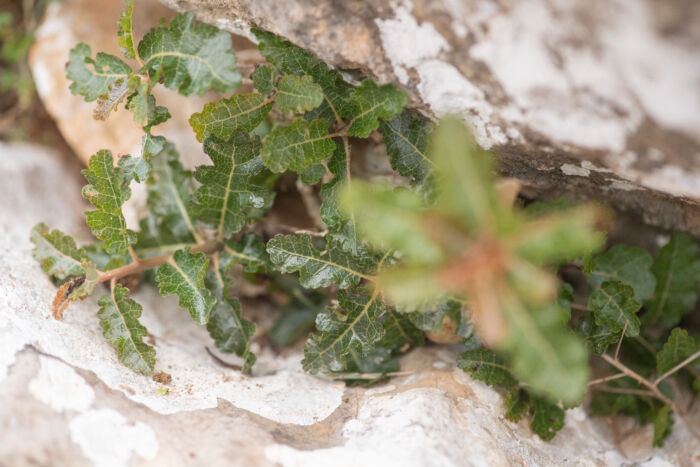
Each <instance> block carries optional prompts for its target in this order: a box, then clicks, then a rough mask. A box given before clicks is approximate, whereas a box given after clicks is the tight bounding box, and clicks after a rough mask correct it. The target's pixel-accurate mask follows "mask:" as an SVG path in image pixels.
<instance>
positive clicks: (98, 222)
mask: <svg viewBox="0 0 700 467" xmlns="http://www.w3.org/2000/svg"><path fill="white" fill-rule="evenodd" d="M82 173H83V175H84V176H85V178H86V179H87V181H88V183H89V185H86V186H84V187H83V197H84V198H85V199H87V200H88V201H90V202H91V203H92V204H93V206H95V207H96V208H97V210H96V211H88V212H87V224H88V225H89V226H90V228H91V229H92V232H93V233H94V234H95V236H96V237H97V238H99V239H100V240H104V247H105V250H106V251H107V253H110V254H114V255H123V254H124V253H126V251H127V247H128V246H129V245H132V244H134V243H136V233H135V232H133V231H132V230H129V229H127V228H126V220H125V219H124V215H123V214H122V204H123V203H124V201H126V200H128V199H129V197H130V196H131V191H130V190H129V187H128V184H127V180H126V178H125V173H124V169H122V168H120V167H115V166H114V158H113V157H112V153H111V152H110V151H106V150H102V151H99V152H98V153H97V154H95V155H94V156H92V157H91V158H90V163H89V166H88V169H87V170H83V172H82Z"/></svg>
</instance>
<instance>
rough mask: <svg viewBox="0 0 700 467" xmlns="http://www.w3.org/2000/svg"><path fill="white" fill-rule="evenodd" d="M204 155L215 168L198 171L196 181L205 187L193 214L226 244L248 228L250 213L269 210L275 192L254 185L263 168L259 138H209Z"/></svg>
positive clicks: (240, 134) (198, 194)
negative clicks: (253, 178)
mask: <svg viewBox="0 0 700 467" xmlns="http://www.w3.org/2000/svg"><path fill="white" fill-rule="evenodd" d="M204 152H205V153H206V154H207V155H208V156H209V157H210V158H211V160H212V161H213V163H214V165H213V166H209V165H200V166H199V167H197V170H196V171H195V174H194V177H195V179H197V181H198V182H200V183H201V184H202V185H201V186H200V187H199V189H198V190H197V192H196V193H195V198H196V200H197V204H196V205H195V206H194V211H193V212H194V214H195V216H196V218H197V220H198V221H199V222H201V223H202V224H204V225H206V226H209V227H211V228H213V229H216V232H217V236H218V238H219V239H221V240H223V239H225V238H228V237H230V236H231V234H234V233H236V232H238V231H239V230H241V228H242V227H243V226H244V225H245V223H246V220H247V216H246V209H248V208H255V209H265V208H269V207H270V206H271V205H272V200H273V198H274V192H272V191H271V190H269V189H268V188H267V187H264V186H258V185H255V184H253V183H252V182H251V181H250V178H251V177H252V176H254V175H256V174H257V173H259V172H260V171H261V170H262V168H263V165H262V161H261V160H260V158H259V157H258V154H259V153H260V140H259V139H258V138H257V136H253V137H250V136H249V135H248V133H246V132H243V131H237V132H235V133H234V135H233V137H232V138H231V139H230V140H228V141H224V140H220V139H218V138H216V137H209V138H207V139H206V140H205V141H204Z"/></svg>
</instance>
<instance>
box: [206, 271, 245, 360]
mask: <svg viewBox="0 0 700 467" xmlns="http://www.w3.org/2000/svg"><path fill="white" fill-rule="evenodd" d="M206 285H207V288H208V289H209V290H210V291H211V292H212V293H213V294H214V296H215V297H216V304H215V305H214V307H213V308H212V309H211V313H210V315H209V321H208V322H207V331H209V335H210V336H211V337H212V339H214V344H215V345H216V348H217V349H219V350H220V351H221V352H226V353H231V352H233V353H235V354H236V355H238V356H239V357H242V358H243V362H244V363H243V373H250V370H251V368H252V367H253V364H254V363H255V360H256V358H255V355H254V354H253V353H252V352H251V351H250V339H251V338H252V337H253V334H255V323H253V322H251V321H248V320H247V319H245V318H243V315H242V313H241V303H240V302H239V301H238V299H237V298H230V297H228V286H227V284H226V280H225V279H224V277H223V276H222V275H221V271H220V269H217V268H215V269H213V270H211V271H210V272H209V273H208V274H207V278H206Z"/></svg>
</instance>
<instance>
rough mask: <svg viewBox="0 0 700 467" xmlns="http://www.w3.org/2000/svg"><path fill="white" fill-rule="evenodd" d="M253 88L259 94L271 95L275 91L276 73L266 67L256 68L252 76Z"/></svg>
mask: <svg viewBox="0 0 700 467" xmlns="http://www.w3.org/2000/svg"><path fill="white" fill-rule="evenodd" d="M251 78H252V79H253V87H254V88H255V89H257V90H258V92H259V93H260V94H272V93H273V92H274V91H275V81H276V80H277V73H276V72H275V70H273V69H272V68H270V67H268V66H256V67H255V71H254V72H253V75H252V76H251Z"/></svg>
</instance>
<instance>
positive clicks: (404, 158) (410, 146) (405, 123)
mask: <svg viewBox="0 0 700 467" xmlns="http://www.w3.org/2000/svg"><path fill="white" fill-rule="evenodd" d="M432 129H433V125H432V123H431V122H430V120H428V119H427V118H425V117H423V116H422V115H420V114H419V113H418V112H417V111H415V110H411V109H404V111H403V112H402V113H401V114H400V115H398V116H396V117H394V118H392V119H391V120H389V121H383V122H381V123H380V124H379V130H380V131H381V133H382V138H383V139H384V144H386V152H387V154H389V157H390V158H391V167H392V168H393V169H394V170H396V171H397V172H398V173H399V174H401V175H403V176H404V177H413V178H414V179H415V180H417V181H419V182H420V181H422V180H423V179H425V177H427V175H428V173H429V172H430V170H431V169H432V167H433V165H434V164H433V161H432V160H430V158H429V157H428V152H427V146H428V136H429V135H430V132H431V131H432Z"/></svg>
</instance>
